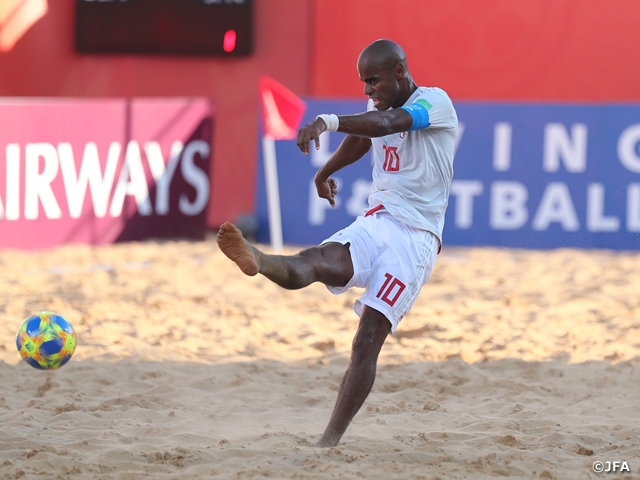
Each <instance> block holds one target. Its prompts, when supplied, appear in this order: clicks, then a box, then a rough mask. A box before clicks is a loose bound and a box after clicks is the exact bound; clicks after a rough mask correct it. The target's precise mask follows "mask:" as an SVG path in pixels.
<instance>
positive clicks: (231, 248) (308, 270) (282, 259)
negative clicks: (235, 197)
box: [218, 222, 353, 289]
mask: <svg viewBox="0 0 640 480" xmlns="http://www.w3.org/2000/svg"><path fill="white" fill-rule="evenodd" d="M218 246H219V247H220V250H222V252H223V253H224V254H225V255H226V256H227V257H229V258H230V259H231V260H233V261H234V262H235V263H236V264H237V265H238V267H239V268H240V270H242V272H243V273H244V274H245V275H249V276H254V275H257V274H258V273H260V274H262V275H264V276H265V277H267V278H268V279H269V280H271V281H273V282H275V283H277V284H278V285H280V286H281V287H284V288H287V289H298V288H303V287H306V286H307V285H310V284H311V283H313V282H322V283H324V284H325V285H329V286H344V285H346V284H347V283H348V282H349V280H350V279H351V277H352V276H353V264H352V262H351V254H350V253H349V245H348V244H347V245H342V244H340V243H334V242H332V243H327V244H324V245H322V246H320V247H313V248H309V249H307V250H303V251H301V252H300V253H298V254H297V255H292V256H283V255H268V254H265V253H263V252H261V251H260V250H258V249H257V248H255V247H254V246H253V245H251V244H250V243H249V242H247V241H246V240H245V239H244V237H243V236H242V232H240V230H239V229H238V228H237V227H236V226H235V225H234V224H232V223H229V222H227V223H224V224H223V225H222V226H221V227H220V231H219V232H218Z"/></svg>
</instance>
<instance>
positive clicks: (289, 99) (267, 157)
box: [260, 75, 307, 252]
mask: <svg viewBox="0 0 640 480" xmlns="http://www.w3.org/2000/svg"><path fill="white" fill-rule="evenodd" d="M260 96H261V97H262V114H263V115H262V116H263V120H264V132H265V133H264V136H263V137H262V153H263V156H264V178H265V183H266V188H267V212H268V215H269V236H270V237H271V248H273V250H274V251H276V252H281V251H282V217H281V211H280V190H279V188H278V167H277V162H276V142H275V141H276V140H293V139H294V138H296V130H297V129H298V125H300V120H302V116H303V115H304V111H305V110H306V108H307V105H306V104H305V103H304V101H303V100H302V99H301V98H299V97H298V96H297V95H296V94H295V93H293V92H292V91H291V90H289V89H287V88H286V87H285V86H284V85H282V84H280V83H278V82H277V81H275V80H274V79H273V78H270V77H267V76H266V75H263V76H262V77H260Z"/></svg>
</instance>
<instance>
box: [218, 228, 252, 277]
mask: <svg viewBox="0 0 640 480" xmlns="http://www.w3.org/2000/svg"><path fill="white" fill-rule="evenodd" d="M218 246H219V247H220V250H222V253H224V254H225V255H226V256H227V257H229V258H230V259H231V260H233V261H234V262H235V263H236V265H238V267H240V270H242V273H244V274H245V275H249V276H250V277H253V276H254V275H257V274H258V272H259V270H260V267H259V265H258V260H257V259H256V255H255V253H254V251H253V247H252V246H251V245H250V244H249V242H247V241H246V240H245V238H244V237H243V236H242V232H241V231H240V230H239V229H238V227H236V226H235V225H234V224H233V223H229V222H225V223H223V224H222V226H221V227H220V230H219V231H218Z"/></svg>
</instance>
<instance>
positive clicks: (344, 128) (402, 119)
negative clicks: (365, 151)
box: [297, 108, 413, 155]
mask: <svg viewBox="0 0 640 480" xmlns="http://www.w3.org/2000/svg"><path fill="white" fill-rule="evenodd" d="M337 119H338V122H339V125H338V128H337V131H338V132H342V133H348V134H349V135H354V136H357V137H366V138H375V137H383V136H385V135H390V134H392V133H398V132H406V131H407V130H409V129H410V128H411V125H412V124H413V118H412V117H411V114H410V113H409V112H407V111H406V110H404V109H403V108H395V109H393V110H387V111H385V112H378V111H372V112H365V113H359V114H357V115H340V116H339V117H337ZM327 130H328V126H327V124H326V122H325V121H324V120H322V119H321V118H317V117H316V118H315V119H314V120H312V121H311V122H309V123H307V124H306V125H305V126H304V127H302V128H301V129H300V130H298V139H297V143H298V147H299V148H300V150H301V151H302V153H304V154H305V155H308V154H309V145H310V143H311V141H312V140H313V141H314V142H315V144H316V149H318V148H320V143H319V142H320V134H321V133H322V132H326V131H327Z"/></svg>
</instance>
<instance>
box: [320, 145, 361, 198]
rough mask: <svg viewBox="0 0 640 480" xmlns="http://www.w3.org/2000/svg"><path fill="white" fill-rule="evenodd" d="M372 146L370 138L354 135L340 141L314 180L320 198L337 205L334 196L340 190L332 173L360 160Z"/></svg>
mask: <svg viewBox="0 0 640 480" xmlns="http://www.w3.org/2000/svg"><path fill="white" fill-rule="evenodd" d="M370 148H371V140H370V139H368V138H364V137H356V136H353V135H349V136H347V137H346V138H345V139H344V140H343V141H342V143H340V146H339V147H338V149H337V150H336V151H335V153H334V154H333V155H332V156H331V158H330V159H329V161H328V162H327V163H325V164H324V165H323V166H322V167H320V168H319V169H318V171H317V172H316V176H315V178H314V181H315V184H316V190H317V191H318V196H319V197H320V198H326V199H327V200H328V201H329V203H330V204H331V206H332V207H335V205H336V202H335V199H334V197H335V195H336V193H337V192H338V186H337V183H336V181H335V180H334V179H333V178H331V175H333V174H334V173H335V172H337V171H338V170H340V169H341V168H344V167H346V166H347V165H351V164H352V163H354V162H357V161H358V160H360V159H361V158H362V157H363V156H364V154H365V153H367V152H368V151H369V149H370Z"/></svg>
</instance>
